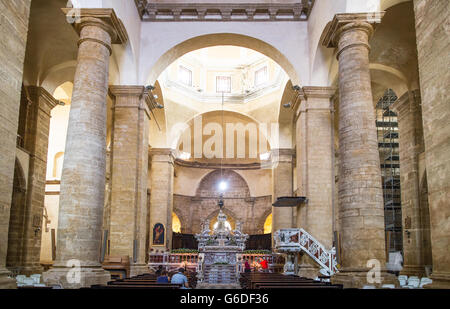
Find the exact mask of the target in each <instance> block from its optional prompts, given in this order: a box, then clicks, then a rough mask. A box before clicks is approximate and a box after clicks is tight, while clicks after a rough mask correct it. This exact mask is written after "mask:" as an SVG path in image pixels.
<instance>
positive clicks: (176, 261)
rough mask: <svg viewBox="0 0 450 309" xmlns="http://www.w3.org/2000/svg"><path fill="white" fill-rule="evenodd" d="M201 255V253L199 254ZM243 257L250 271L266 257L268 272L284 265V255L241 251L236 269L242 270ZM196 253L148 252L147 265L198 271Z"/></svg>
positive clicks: (258, 267) (200, 264) (198, 264)
mask: <svg viewBox="0 0 450 309" xmlns="http://www.w3.org/2000/svg"><path fill="white" fill-rule="evenodd" d="M200 255H201V254H200ZM245 259H248V261H249V263H250V267H251V268H252V271H259V270H260V269H261V266H260V264H259V262H260V261H261V260H262V259H266V260H267V262H268V264H269V271H270V272H281V271H282V270H283V265H284V257H283V256H282V255H280V254H254V253H252V254H247V253H242V254H238V256H237V271H238V272H244V264H245ZM199 261H200V262H201V261H202V257H200V258H199V254H198V253H151V254H149V262H148V265H149V267H150V269H152V270H154V271H155V270H156V269H158V267H159V266H160V265H161V266H163V268H164V269H166V270H167V271H172V270H176V269H178V268H180V267H184V268H186V269H188V270H191V271H197V272H198V271H199V267H200V268H201V267H202V266H203V265H202V263H199Z"/></svg>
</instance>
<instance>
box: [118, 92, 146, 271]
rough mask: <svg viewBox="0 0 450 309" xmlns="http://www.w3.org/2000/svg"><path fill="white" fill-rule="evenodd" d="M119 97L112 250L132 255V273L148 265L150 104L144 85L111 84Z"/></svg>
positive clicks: (120, 253) (121, 254)
mask: <svg viewBox="0 0 450 309" xmlns="http://www.w3.org/2000/svg"><path fill="white" fill-rule="evenodd" d="M110 93H111V94H112V95H113V96H114V97H115V102H114V113H113V135H112V136H113V138H112V147H111V149H112V156H111V206H110V207H111V217H110V226H109V229H110V232H109V235H110V236H109V239H110V254H111V255H112V256H129V257H130V260H131V274H130V275H131V276H134V275H138V274H140V273H145V272H148V267H147V266H146V265H145V257H146V251H145V240H146V236H147V235H146V223H147V222H146V218H147V172H148V134H149V119H150V115H149V108H148V106H147V104H146V102H145V97H146V96H147V93H146V90H145V87H143V86H111V87H110Z"/></svg>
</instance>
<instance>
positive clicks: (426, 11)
mask: <svg viewBox="0 0 450 309" xmlns="http://www.w3.org/2000/svg"><path fill="white" fill-rule="evenodd" d="M414 11H415V17H416V36H417V52H418V59H419V77H420V89H421V94H422V119H423V133H424V140H425V151H426V154H425V160H426V169H427V181H428V198H429V205H430V221H431V240H432V254H433V285H434V286H435V287H450V255H449V254H448V248H449V247H450V225H449V216H450V204H449V202H448V201H449V199H450V156H449V153H450V122H449V119H450V108H449V100H448V85H449V84H450V72H449V70H448V63H449V62H450V54H449V52H448V49H449V45H450V39H449V26H448V25H449V21H448V16H449V14H450V2H449V1H425V0H414Z"/></svg>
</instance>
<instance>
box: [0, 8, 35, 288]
mask: <svg viewBox="0 0 450 309" xmlns="http://www.w3.org/2000/svg"><path fill="white" fill-rule="evenodd" d="M30 6H31V0H17V1H9V0H0V20H2V22H1V27H0V35H1V36H2V37H3V38H5V41H4V44H1V45H0V62H1V63H2V78H1V79H0V92H1V95H0V288H14V287H16V282H15V280H12V279H9V278H8V274H9V271H8V270H7V269H6V256H7V252H8V230H9V217H10V209H11V197H12V193H13V179H14V162H15V159H16V139H17V127H18V119H19V107H20V91H21V87H22V75H23V63H24V59H25V48H26V44H27V33H28V17H29V14H30Z"/></svg>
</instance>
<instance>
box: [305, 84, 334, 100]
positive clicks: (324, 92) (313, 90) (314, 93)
mask: <svg viewBox="0 0 450 309" xmlns="http://www.w3.org/2000/svg"><path fill="white" fill-rule="evenodd" d="M336 90H337V88H334V87H320V86H305V87H303V93H304V94H305V98H306V99H309V98H321V99H331V98H332V97H333V96H334V94H335V93H336Z"/></svg>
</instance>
